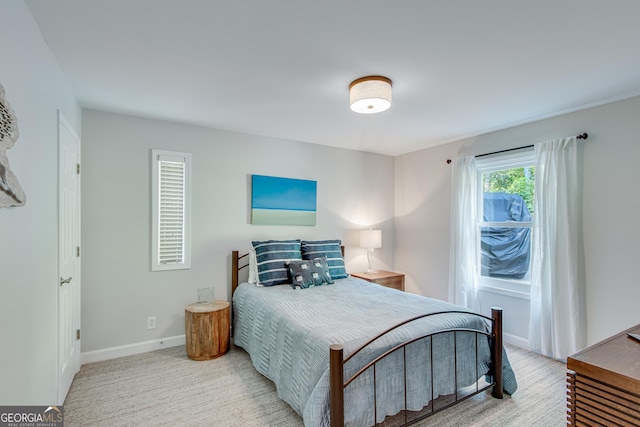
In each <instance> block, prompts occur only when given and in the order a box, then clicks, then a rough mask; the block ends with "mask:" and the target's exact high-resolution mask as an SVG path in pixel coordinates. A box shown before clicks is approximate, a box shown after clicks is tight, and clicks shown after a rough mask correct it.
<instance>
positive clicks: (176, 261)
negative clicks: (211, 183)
mask: <svg viewBox="0 0 640 427" xmlns="http://www.w3.org/2000/svg"><path fill="white" fill-rule="evenodd" d="M151 153H152V168H151V169H152V191H153V194H152V199H153V220H152V224H153V229H152V236H153V242H152V258H153V259H152V263H151V269H152V270H153V271H158V270H176V269H185V268H190V267H191V259H190V252H191V251H190V232H189V230H190V224H189V222H190V197H189V196H190V175H191V173H190V172H191V155H190V154H188V153H178V152H172V151H163V150H151Z"/></svg>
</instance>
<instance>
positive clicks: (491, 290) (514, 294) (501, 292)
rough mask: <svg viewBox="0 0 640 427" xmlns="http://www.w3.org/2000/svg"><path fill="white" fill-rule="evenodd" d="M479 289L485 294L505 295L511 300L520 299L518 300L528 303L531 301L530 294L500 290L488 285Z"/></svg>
mask: <svg viewBox="0 0 640 427" xmlns="http://www.w3.org/2000/svg"><path fill="white" fill-rule="evenodd" d="M478 289H479V290H480V291H483V292H489V293H492V294H499V295H504V296H507V297H511V298H518V299H523V300H527V301H530V300H531V295H530V294H529V293H528V292H520V291H514V290H511V289H504V288H498V287H495V286H487V285H480V286H479V287H478Z"/></svg>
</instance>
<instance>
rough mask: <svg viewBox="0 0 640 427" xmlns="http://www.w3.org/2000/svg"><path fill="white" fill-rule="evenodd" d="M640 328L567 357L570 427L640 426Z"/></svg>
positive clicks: (631, 329)
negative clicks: (631, 335)
mask: <svg viewBox="0 0 640 427" xmlns="http://www.w3.org/2000/svg"><path fill="white" fill-rule="evenodd" d="M629 332H631V333H637V334H640V325H637V326H634V327H633V328H629V329H627V330H626V331H623V332H620V333H619V334H616V335H614V336H612V337H610V338H608V339H606V340H604V341H601V342H599V343H597V344H595V345H592V346H591V347H588V348H586V349H584V350H582V351H580V352H578V353H576V354H574V355H572V356H570V357H568V358H567V369H568V370H569V372H568V380H567V381H568V387H567V389H568V402H567V403H568V412H567V420H568V422H569V425H571V426H577V425H623V426H640V342H638V341H636V340H633V339H631V338H629V337H627V333H629Z"/></svg>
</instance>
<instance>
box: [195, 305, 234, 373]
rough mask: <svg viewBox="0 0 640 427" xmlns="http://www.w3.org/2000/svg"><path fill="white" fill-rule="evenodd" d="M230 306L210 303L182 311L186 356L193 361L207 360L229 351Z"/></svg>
mask: <svg viewBox="0 0 640 427" xmlns="http://www.w3.org/2000/svg"><path fill="white" fill-rule="evenodd" d="M229 314H230V304H229V303H228V302H227V301H212V302H210V303H209V304H201V303H195V304H191V305H188V306H187V307H186V308H185V310H184V323H185V329H186V340H187V345H186V347H187V356H189V358H191V359H193V360H208V359H213V358H215V357H219V356H222V355H223V354H225V353H226V352H227V351H228V350H229V329H230V328H229V326H230V324H229V321H230V317H229Z"/></svg>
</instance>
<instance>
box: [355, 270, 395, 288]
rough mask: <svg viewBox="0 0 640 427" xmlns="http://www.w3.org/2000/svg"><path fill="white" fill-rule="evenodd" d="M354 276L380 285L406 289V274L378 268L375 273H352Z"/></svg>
mask: <svg viewBox="0 0 640 427" xmlns="http://www.w3.org/2000/svg"><path fill="white" fill-rule="evenodd" d="M351 275H352V276H353V277H357V278H359V279H364V280H367V281H369V282H373V283H377V284H378V285H382V286H386V287H387V288H394V289H398V290H400V291H404V274H402V273H394V272H393V271H384V270H378V271H376V272H375V273H371V274H369V273H351Z"/></svg>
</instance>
